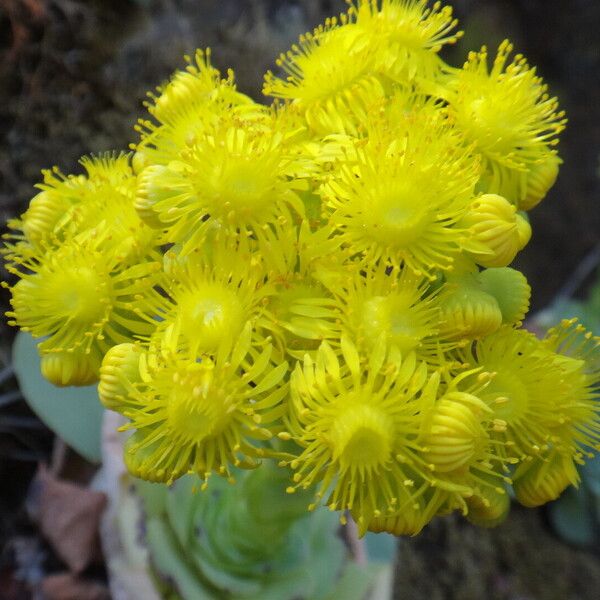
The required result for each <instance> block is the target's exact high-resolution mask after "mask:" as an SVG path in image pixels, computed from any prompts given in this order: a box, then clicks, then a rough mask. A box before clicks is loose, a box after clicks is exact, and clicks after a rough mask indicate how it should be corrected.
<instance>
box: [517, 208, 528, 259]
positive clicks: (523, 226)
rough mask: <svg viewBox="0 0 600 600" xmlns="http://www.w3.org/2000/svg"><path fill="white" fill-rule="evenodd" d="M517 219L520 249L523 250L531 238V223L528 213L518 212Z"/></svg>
mask: <svg viewBox="0 0 600 600" xmlns="http://www.w3.org/2000/svg"><path fill="white" fill-rule="evenodd" d="M516 220H517V232H518V234H519V250H523V248H525V246H527V244H528V243H529V240H530V239H531V225H530V224H529V219H528V218H527V214H526V213H523V212H518V213H517V214H516Z"/></svg>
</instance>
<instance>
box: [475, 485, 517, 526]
mask: <svg viewBox="0 0 600 600" xmlns="http://www.w3.org/2000/svg"><path fill="white" fill-rule="evenodd" d="M465 501H466V503H467V506H468V508H469V512H468V513H467V515H466V516H467V520H468V521H469V522H471V523H473V525H477V526H478V527H496V525H500V523H502V521H504V519H506V517H507V516H508V512H509V510H510V498H509V496H508V493H507V492H506V490H505V489H504V488H502V487H493V486H489V487H488V486H485V487H482V488H481V489H478V490H477V491H476V493H475V494H473V496H471V497H470V498H466V499H465Z"/></svg>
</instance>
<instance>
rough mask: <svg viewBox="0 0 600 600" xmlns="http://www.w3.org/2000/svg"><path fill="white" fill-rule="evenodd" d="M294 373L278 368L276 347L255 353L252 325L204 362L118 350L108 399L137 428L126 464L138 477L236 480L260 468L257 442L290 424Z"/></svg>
mask: <svg viewBox="0 0 600 600" xmlns="http://www.w3.org/2000/svg"><path fill="white" fill-rule="evenodd" d="M136 367H137V368H136ZM287 369H288V366H287V363H280V364H274V363H273V362H272V348H271V346H269V345H266V346H265V347H264V348H263V349H262V351H261V352H259V353H253V352H251V325H250V323H248V324H247V325H246V326H245V327H244V329H243V331H242V332H241V334H240V335H239V338H238V339H237V340H236V343H235V345H234V346H233V347H232V348H230V349H228V348H227V347H226V346H224V345H223V346H221V347H220V348H219V351H218V352H217V353H216V354H214V355H209V354H206V355H203V356H202V357H200V358H198V357H197V356H195V355H190V354H189V353H186V352H173V351H172V350H170V349H169V348H157V347H155V348H153V349H151V350H150V351H145V352H144V351H143V352H141V353H138V352H135V351H134V350H133V349H131V348H130V347H128V348H125V349H124V351H123V352H121V351H119V347H118V346H117V348H116V349H114V350H113V351H112V352H111V353H109V354H107V356H106V358H105V361H104V364H103V365H102V370H101V381H100V388H101V390H102V394H101V399H102V400H103V402H104V403H105V404H106V405H107V406H109V407H110V408H111V409H113V410H117V411H119V412H121V413H122V414H123V415H124V416H125V417H127V418H128V419H129V421H130V422H129V423H128V424H127V425H125V426H124V428H125V429H128V430H133V431H134V433H133V435H132V436H131V437H130V438H129V439H128V441H127V443H126V446H125V463H126V465H127V467H128V468H129V470H130V472H131V473H132V474H133V475H135V476H136V477H140V478H142V479H147V480H150V481H163V482H172V481H174V480H175V479H177V478H178V477H181V476H182V475H184V474H186V473H196V474H198V475H199V476H200V477H201V478H203V479H207V478H208V477H209V476H210V474H211V473H213V472H215V473H218V474H219V475H222V476H226V477H229V478H231V469H230V468H231V466H235V467H240V468H252V467H255V466H256V465H257V459H258V458H260V457H261V456H263V455H264V449H262V448H260V447H259V446H258V444H257V442H260V441H261V440H266V439H269V438H270V437H271V436H272V434H273V432H272V431H271V429H269V427H271V426H272V425H273V424H274V423H276V422H277V420H278V419H280V418H281V416H282V413H283V411H284V406H283V404H282V401H283V399H284V398H285V397H286V395H287V393H288V390H287V384H285V383H284V382H283V378H284V376H285V374H286V372H287Z"/></svg>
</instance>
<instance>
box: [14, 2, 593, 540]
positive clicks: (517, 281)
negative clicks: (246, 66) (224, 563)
mask: <svg viewBox="0 0 600 600" xmlns="http://www.w3.org/2000/svg"><path fill="white" fill-rule="evenodd" d="M349 5H350V6H349V9H348V11H347V13H345V14H344V15H341V16H340V17H339V18H334V19H329V20H328V21H327V22H326V23H325V24H324V25H323V26H321V27H318V28H317V29H316V30H315V31H314V32H313V33H309V34H306V35H304V36H302V37H301V38H300V41H299V43H298V45H294V46H293V47H292V48H291V50H290V51H289V52H288V53H286V54H285V55H282V56H281V57H280V59H279V60H278V62H277V66H278V73H276V74H273V73H268V74H267V75H266V79H265V86H264V90H265V92H266V93H267V94H269V95H271V96H274V97H275V98H277V99H278V100H277V101H276V102H275V103H274V104H273V105H272V106H270V107H267V106H265V105H263V104H258V103H256V102H254V101H253V100H251V99H250V98H248V97H247V96H245V95H244V94H242V93H240V92H239V91H238V90H237V89H236V85H235V81H234V78H233V74H232V73H228V74H227V76H226V77H225V78H223V77H222V76H221V74H220V73H219V72H218V71H217V70H216V69H215V68H214V67H213V66H212V65H211V63H210V54H209V52H208V51H207V52H202V51H198V52H197V53H196V55H195V56H194V57H193V59H192V58H188V64H187V67H186V68H185V69H184V70H182V71H180V72H177V73H176V74H175V75H174V76H173V77H172V79H171V81H170V82H169V83H167V84H166V85H164V86H163V87H161V88H158V90H157V92H156V93H155V94H151V95H150V99H149V101H148V103H147V108H148V111H149V117H148V118H146V119H144V120H141V121H140V122H139V124H138V126H137V128H136V130H137V131H138V133H139V140H138V142H137V143H136V144H134V145H133V146H132V148H131V149H132V150H133V152H132V153H131V154H129V155H127V154H121V155H107V156H101V157H97V158H86V159H83V160H82V165H83V167H84V169H85V173H84V174H83V175H72V176H64V175H62V174H61V173H60V172H59V171H58V170H54V171H49V172H46V173H45V175H44V181H43V183H42V184H40V185H39V186H38V187H39V189H40V191H39V193H38V194H37V195H36V196H35V197H34V198H33V199H32V201H31V204H30V206H29V208H28V210H27V211H26V212H25V213H24V214H23V215H22V216H21V217H20V218H18V219H14V220H12V221H11V222H10V223H9V227H10V229H11V231H10V233H9V234H8V235H7V236H6V239H7V241H6V245H5V249H4V254H5V256H6V258H7V263H8V269H9V271H10V273H11V274H12V275H13V276H14V278H15V279H16V281H15V282H13V283H12V284H11V285H10V286H9V284H5V285H6V286H7V287H10V288H11V291H12V310H11V311H10V312H9V313H8V315H9V318H10V320H11V323H12V324H14V325H17V326H19V327H21V329H23V330H25V331H29V332H31V333H32V334H33V335H34V337H36V338H39V339H40V342H39V350H40V354H41V356H42V372H43V374H44V376H45V377H47V378H48V379H49V380H50V381H52V382H53V383H55V384H57V385H86V384H89V383H93V382H95V381H98V380H99V382H100V383H99V396H100V399H101V401H102V403H103V404H104V405H105V406H106V407H107V408H109V409H111V410H115V411H118V412H120V413H121V414H122V415H124V416H125V417H126V418H127V420H128V423H127V425H126V426H125V429H127V430H130V431H131V432H132V434H131V436H130V437H129V438H128V441H127V444H126V448H125V462H126V464H127V466H128V468H129V469H130V471H131V472H132V473H133V474H134V475H136V476H138V477H142V478H144V479H148V480H151V481H163V482H172V481H174V480H175V479H176V478H178V477H180V476H182V475H184V474H186V473H190V472H193V473H196V474H198V475H200V477H202V478H203V479H205V480H206V479H208V477H209V476H210V475H211V473H216V474H218V475H221V476H224V477H227V478H230V479H233V477H234V474H235V469H236V468H254V467H256V466H258V465H259V464H260V461H261V460H277V461H278V462H279V464H280V465H281V467H282V468H288V469H289V470H290V483H289V487H288V491H289V492H290V493H293V492H295V491H296V490H297V489H312V490H313V491H314V498H315V499H314V502H313V503H312V504H311V505H310V506H309V507H308V508H311V509H312V508H316V506H317V505H319V504H321V503H323V504H326V505H328V506H329V508H330V509H331V510H336V511H340V513H341V518H342V520H344V519H345V518H346V517H345V516H344V515H345V514H346V513H349V514H351V515H352V517H353V518H354V519H355V520H356V521H357V523H358V525H359V530H360V532H361V533H364V532H365V531H367V530H371V531H389V532H391V533H394V534H396V535H405V534H406V535H415V534H417V533H418V532H419V531H421V529H422V528H423V527H424V526H425V525H427V523H428V522H429V521H431V519H433V518H434V517H435V516H436V515H444V514H448V513H449V512H452V511H454V510H460V511H462V512H463V514H465V515H466V516H467V518H468V519H469V520H470V521H472V522H473V523H475V524H478V525H482V526H492V525H495V524H497V523H499V522H500V521H501V520H502V519H503V518H504V517H505V516H506V514H507V513H508V510H509V504H510V502H509V498H510V495H509V491H510V489H509V488H510V486H511V485H512V486H513V489H514V492H515V495H516V498H517V500H519V501H520V502H522V503H523V504H525V505H527V506H535V505H539V504H542V503H544V502H547V501H549V500H551V499H553V498H556V497H557V496H558V495H559V494H560V493H561V492H562V491H563V489H564V488H565V487H566V486H568V485H569V484H577V482H578V474H577V465H579V464H581V463H582V462H584V461H585V460H586V459H588V458H589V457H590V456H592V455H593V453H594V452H595V451H596V450H598V448H599V447H600V417H599V415H598V404H597V395H598V386H599V383H600V345H599V341H598V339H597V338H594V337H593V336H592V335H591V333H589V332H586V331H585V329H583V328H582V327H581V326H580V325H578V324H577V323H576V322H574V321H565V322H563V323H562V324H560V325H559V326H558V327H556V328H554V329H552V330H550V331H549V332H548V333H547V335H546V337H545V338H543V339H541V340H540V339H538V338H536V337H535V336H534V335H533V334H531V333H528V332H527V331H525V330H524V329H522V328H521V324H522V322H523V320H524V318H525V316H526V314H527V311H528V308H529V298H530V293H531V290H530V287H529V285H528V283H527V280H526V278H525V277H524V275H523V274H522V273H520V272H519V271H517V270H515V269H514V268H511V267H510V266H509V265H510V264H511V263H512V261H513V259H514V258H515V256H516V255H517V253H518V252H519V251H520V250H521V249H523V248H524V246H525V245H526V244H527V242H528V241H529V238H530V236H531V227H530V225H529V222H528V220H527V217H526V215H525V213H524V212H523V211H525V210H529V209H531V208H533V207H534V206H535V205H536V204H538V203H539V201H540V200H541V199H542V198H543V197H544V196H545V194H546V192H547V191H548V189H549V188H550V187H551V186H552V184H553V182H554V180H555V178H556V176H557V173H558V167H559V165H560V158H559V157H558V154H557V151H556V143H557V136H558V134H559V133H560V131H561V130H562V129H563V127H564V125H565V119H564V115H563V113H562V112H561V111H559V110H558V107H557V102H556V100H555V99H554V98H552V97H551V96H549V94H548V92H547V90H546V86H545V85H544V83H543V82H542V80H541V79H540V77H539V76H538V75H537V74H536V73H535V70H534V69H532V68H531V67H529V65H528V64H527V62H526V61H525V59H524V58H523V57H522V56H520V55H516V56H515V57H514V58H513V59H511V58H510V54H511V51H512V46H511V45H510V44H509V43H508V42H505V43H503V44H502V45H501V46H500V48H499V50H498V52H497V54H496V56H495V58H494V59H493V61H492V64H489V61H488V54H487V50H485V49H483V50H481V51H480V52H476V53H471V54H470V55H469V58H468V60H467V62H466V63H465V65H464V66H463V67H462V68H460V69H456V68H451V67H450V66H448V65H447V64H446V63H445V62H444V61H443V59H442V58H441V57H440V54H439V51H440V49H441V47H442V46H443V45H444V44H452V43H454V42H455V41H457V39H458V38H459V37H460V35H461V34H460V32H456V25H457V23H456V20H455V19H454V17H453V16H452V10H451V9H450V8H449V7H444V6H442V5H441V4H440V3H435V4H432V5H428V3H427V2H426V0H379V1H377V0H354V1H352V2H349Z"/></svg>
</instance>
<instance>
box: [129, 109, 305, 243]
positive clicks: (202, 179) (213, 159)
mask: <svg viewBox="0 0 600 600" xmlns="http://www.w3.org/2000/svg"><path fill="white" fill-rule="evenodd" d="M272 124H274V123H272ZM148 169H153V171H152V175H151V176H147V174H146V171H147V170H148ZM294 174H295V165H294V156H293V155H291V154H290V152H289V151H288V147H287V140H286V134H285V133H284V132H280V131H277V130H274V129H271V128H269V127H266V126H265V127H258V126H257V127H251V126H250V125H248V124H244V123H240V122H236V121H235V119H231V120H230V121H229V122H227V123H226V122H221V123H219V124H218V125H217V126H215V127H214V128H211V129H210V130H207V131H206V132H205V135H204V136H203V137H202V138H201V139H198V140H197V142H195V143H194V145H193V146H191V147H189V148H188V149H187V150H185V151H183V152H182V153H181V156H180V159H179V160H177V161H172V162H171V163H170V164H169V165H168V167H165V168H164V169H156V167H152V166H151V167H148V168H147V169H146V170H145V171H142V173H141V174H140V175H139V185H138V192H137V196H138V198H137V200H136V206H137V207H138V210H139V209H141V208H143V211H144V213H146V212H148V211H151V214H152V218H151V220H152V221H156V222H160V223H162V228H163V229H164V230H165V239H166V241H168V242H171V243H173V242H175V243H180V244H181V246H182V248H181V252H182V253H183V254H189V253H190V252H193V251H194V250H197V249H199V248H200V247H201V246H202V244H203V243H204V241H205V240H206V238H207V236H208V235H209V233H210V232H211V231H222V233H221V235H222V236H224V237H227V236H229V237H231V238H234V239H235V238H237V237H239V236H240V235H241V236H247V237H250V236H251V237H252V238H253V239H255V240H256V241H257V242H258V244H259V246H260V245H261V244H262V245H265V246H266V245H268V243H269V241H270V240H269V235H270V230H271V228H275V230H276V233H277V232H279V231H281V230H285V229H287V228H289V227H291V226H292V225H293V224H294V216H292V213H291V212H290V208H291V209H292V210H293V211H294V213H296V214H297V215H300V216H301V215H302V214H303V213H304V206H303V204H302V201H301V200H300V198H299V197H298V194H297V190H298V189H303V188H306V183H305V182H304V181H303V180H301V179H293V178H291V176H292V175H294ZM281 235H282V236H284V235H285V234H284V233H282V234H281Z"/></svg>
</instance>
